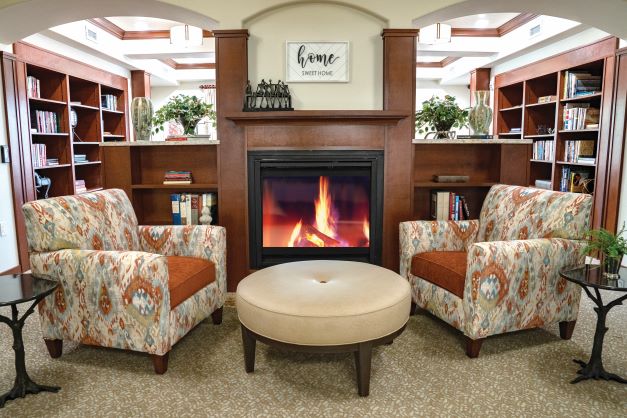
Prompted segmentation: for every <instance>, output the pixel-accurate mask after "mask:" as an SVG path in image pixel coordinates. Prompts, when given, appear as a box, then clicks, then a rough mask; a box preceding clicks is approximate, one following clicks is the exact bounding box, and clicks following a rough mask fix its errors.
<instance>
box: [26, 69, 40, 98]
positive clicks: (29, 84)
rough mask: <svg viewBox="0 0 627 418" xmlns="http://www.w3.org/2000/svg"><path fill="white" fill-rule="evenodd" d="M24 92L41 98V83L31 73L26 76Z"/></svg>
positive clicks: (29, 95)
mask: <svg viewBox="0 0 627 418" xmlns="http://www.w3.org/2000/svg"><path fill="white" fill-rule="evenodd" d="M26 94H27V95H28V97H32V98H34V99H40V98H41V83H40V81H39V79H37V78H35V77H33V76H32V75H29V76H28V77H26Z"/></svg>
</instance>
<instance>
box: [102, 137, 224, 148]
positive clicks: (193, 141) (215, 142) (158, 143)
mask: <svg viewBox="0 0 627 418" xmlns="http://www.w3.org/2000/svg"><path fill="white" fill-rule="evenodd" d="M99 145H100V146H101V147H162V146H170V147H172V146H180V145H220V141H218V140H217V139H188V140H187V141H133V142H126V141H124V142H101V143H100V144H99Z"/></svg>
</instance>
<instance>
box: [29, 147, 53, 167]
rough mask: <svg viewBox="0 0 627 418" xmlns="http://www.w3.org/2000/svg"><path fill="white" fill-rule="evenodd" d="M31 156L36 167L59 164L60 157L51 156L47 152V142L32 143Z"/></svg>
mask: <svg viewBox="0 0 627 418" xmlns="http://www.w3.org/2000/svg"><path fill="white" fill-rule="evenodd" d="M31 157H32V159H33V166H34V168H40V167H49V166H51V165H59V159H58V158H49V157H48V156H47V153H46V145H45V144H32V145H31Z"/></svg>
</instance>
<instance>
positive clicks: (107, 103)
mask: <svg viewBox="0 0 627 418" xmlns="http://www.w3.org/2000/svg"><path fill="white" fill-rule="evenodd" d="M100 106H101V107H102V108H103V109H107V110H118V98H117V96H114V95H113V94H102V95H100Z"/></svg>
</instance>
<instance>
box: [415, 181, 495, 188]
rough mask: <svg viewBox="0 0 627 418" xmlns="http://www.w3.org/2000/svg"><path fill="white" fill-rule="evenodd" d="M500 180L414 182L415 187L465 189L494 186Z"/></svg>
mask: <svg viewBox="0 0 627 418" xmlns="http://www.w3.org/2000/svg"><path fill="white" fill-rule="evenodd" d="M495 184H498V182H491V181H478V182H476V181H475V182H473V181H469V182H466V183H439V182H435V181H418V182H414V187H430V188H434V189H437V188H441V189H463V188H470V187H492V186H494V185H495Z"/></svg>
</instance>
